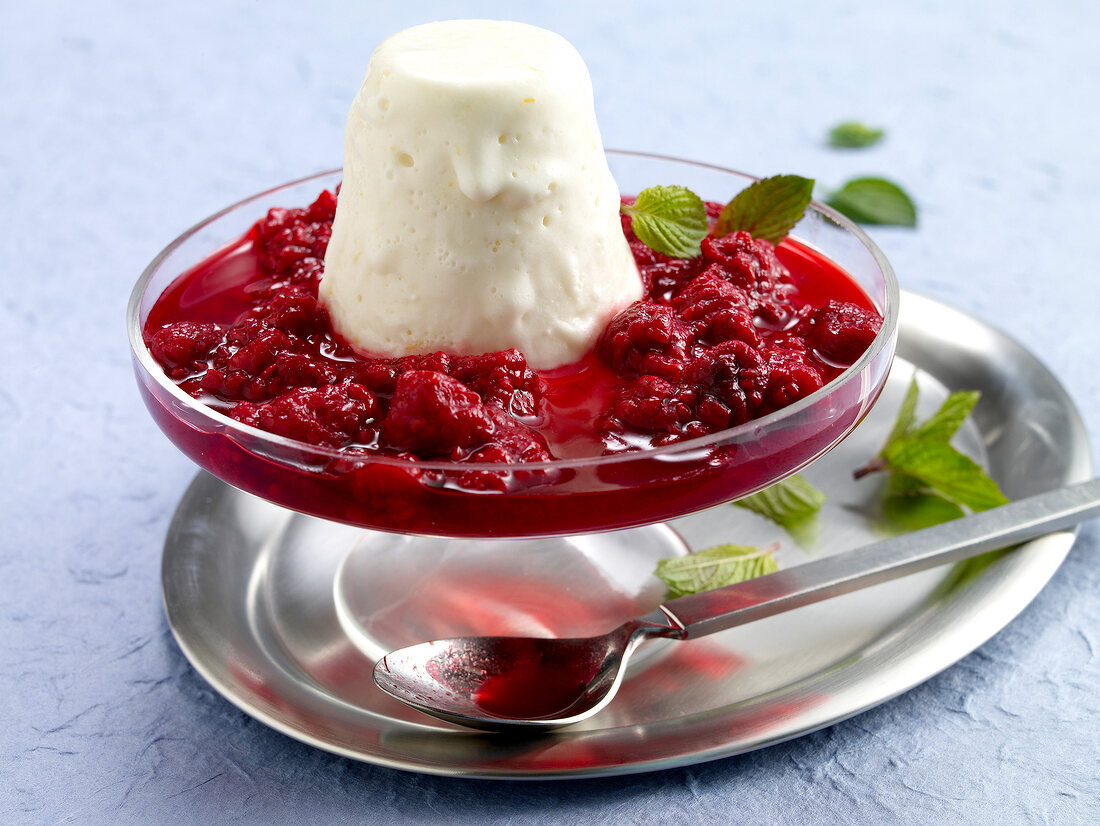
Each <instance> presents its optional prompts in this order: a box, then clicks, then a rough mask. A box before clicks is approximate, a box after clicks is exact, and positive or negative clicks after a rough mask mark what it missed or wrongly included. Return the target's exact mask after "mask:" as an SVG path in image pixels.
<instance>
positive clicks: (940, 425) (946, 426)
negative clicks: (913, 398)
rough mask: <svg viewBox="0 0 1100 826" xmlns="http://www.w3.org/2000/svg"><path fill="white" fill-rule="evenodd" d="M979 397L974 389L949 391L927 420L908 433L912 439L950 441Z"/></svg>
mask: <svg viewBox="0 0 1100 826" xmlns="http://www.w3.org/2000/svg"><path fill="white" fill-rule="evenodd" d="M980 397H981V394H980V393H978V392H976V391H974V390H959V391H956V392H954V393H951V394H950V395H949V396H948V397H947V398H946V399H945V400H944V402H943V404H942V405H940V409H939V410H937V411H936V412H935V413H934V414H933V415H932V416H931V417H930V418H929V419H928V421H926V422H925V423H924V424H922V425H921V426H920V427H918V428H916V429H914V430H912V431H911V432H910V433H909V434H908V435H909V436H911V437H912V438H914V439H928V440H929V441H934V442H949V441H951V437H952V436H954V435H955V432H956V431H957V430H958V429H959V427H961V426H962V423H963V422H964V421H966V417H967V416H969V415H970V412H971V411H972V410H973V409H974V405H976V404H977V403H978V399H979V398H980Z"/></svg>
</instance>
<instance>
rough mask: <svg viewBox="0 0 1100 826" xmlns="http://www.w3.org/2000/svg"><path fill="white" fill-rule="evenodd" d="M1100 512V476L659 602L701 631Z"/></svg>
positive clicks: (689, 631)
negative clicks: (735, 582)
mask: <svg viewBox="0 0 1100 826" xmlns="http://www.w3.org/2000/svg"><path fill="white" fill-rule="evenodd" d="M1096 515H1100V479H1093V480H1091V481H1089V482H1083V483H1081V484H1077V485H1072V486H1070V487H1064V488H1059V489H1057V490H1053V491H1050V492H1048V493H1041V494H1039V495H1038V496H1032V497H1029V498H1027V499H1020V500H1018V501H1016V502H1011V503H1009V504H1007V505H1002V506H1001V507H998V508H993V509H991V510H987V511H983V512H981V513H976V514H973V515H971V516H966V517H963V518H961V519H956V520H953V521H951V522H945V523H944V524H942V525H936V526H935V527H932V528H925V529H924V530H920V531H915V532H913V533H909V534H904V535H902V536H896V537H893V538H891V539H886V540H884V541H882V542H876V543H874V544H872V545H867V546H865V547H863V548H858V549H856V550H853V551H847V552H845V553H841V554H837V555H835V556H830V557H827V558H825V559H819V560H815V561H813V562H807V563H805V564H803V565H798V566H797V567H794V568H789V569H787V570H784V571H779V572H777V573H774V574H768V575H766V576H762V577H757V578H756V579H750V580H747V581H745V582H739V583H737V584H736V585H727V586H726V587H724V588H716V589H715V590H713V591H704V592H703V593H700V594H693V595H691V596H686V597H680V598H678V599H673V600H669V601H668V602H665V603H664V604H663V605H662V606H661V610H662V611H664V612H665V613H666V614H667V615H668V616H669V618H670V619H671V620H672V621H673V622H675V623H677V624H679V625H680V626H681V628H682V629H683V631H682V633H680V634H677V636H678V637H679V638H680V639H688V638H693V637H701V636H704V635H706V634H713V633H714V632H716V631H723V630H725V629H727V628H733V627H734V626H737V625H742V624H744V623H746V622H752V621H754V620H758V619H763V618H764V617H770V616H772V615H773V614H779V613H782V612H784V611H789V610H791V609H792V608H799V607H801V606H803V605H809V604H811V603H814V602H820V601H821V600H825V599H829V598H830V597H835V596H839V595H840V594H846V593H849V592H851V591H857V590H859V589H860V588H865V587H867V586H869V585H877V584H878V583H880V582H887V581H889V580H892V579H897V578H898V577H902V576H905V575H907V574H913V573H916V572H918V571H923V570H926V569H928V568H933V567H935V566H937V565H943V564H945V563H949V562H958V561H960V560H963V559H968V558H970V557H972V556H977V555H978V554H980V553H984V552H986V551H992V550H996V549H998V548H1005V547H1008V546H1011V545H1015V544H1017V543H1019V542H1023V541H1024V540H1027V539H1034V538H1035V537H1037V536H1041V535H1043V534H1045V533H1049V532H1052V531H1056V530H1061V529H1063V528H1068V527H1071V526H1073V525H1076V524H1078V523H1080V522H1083V521H1084V520H1086V519H1088V518H1089V517H1091V516H1096Z"/></svg>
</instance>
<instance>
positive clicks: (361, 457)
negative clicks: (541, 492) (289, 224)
mask: <svg viewBox="0 0 1100 826" xmlns="http://www.w3.org/2000/svg"><path fill="white" fill-rule="evenodd" d="M606 152H607V155H608V156H609V157H625V158H637V159H640V160H652V161H661V162H668V163H676V164H686V165H689V166H695V167H700V168H704V169H710V170H713V171H715V172H721V173H723V174H728V175H734V176H737V177H739V178H742V179H744V180H745V181H746V182H747V184H751V183H752V182H754V181H758V180H760V178H759V177H757V176H754V175H749V174H748V173H745V172H740V171H738V170H736V169H730V168H729V167H724V166H720V165H717V164H712V163H706V162H701V161H691V160H686V159H684V158H676V157H673V156H670V155H660V154H655V153H651V152H640V151H634V150H622V149H607V150H606ZM342 171H343V168H342V167H336V168H334V169H328V170H325V171H323V172H317V173H314V174H312V175H306V176H304V177H301V178H296V179H294V180H291V181H287V182H285V183H282V184H279V185H277V186H273V187H270V188H268V189H265V190H263V191H261V192H257V193H255V194H253V195H250V196H248V197H246V198H242V199H241V200H239V201H236V202H235V203H232V204H230V205H229V206H227V207H224V208H223V209H220V210H218V211H217V212H215V213H213V214H212V215H210V216H208V217H206V218H204V219H202V220H201V221H199V222H198V223H196V224H194V225H193V226H191V227H190V228H188V229H186V230H184V232H182V233H181V234H180V235H179V236H177V237H176V238H175V239H174V240H173V241H171V242H170V243H169V244H168V245H167V246H166V247H165V248H164V249H162V250H161V251H160V252H159V253H158V254H157V255H156V256H155V257H154V258H153V260H152V261H150V262H149V264H148V265H147V266H146V268H145V270H144V271H143V272H142V274H141V276H140V277H139V278H138V280H137V283H136V284H135V285H134V288H133V290H132V291H131V293H130V299H129V301H128V302H127V306H126V327H127V333H128V336H129V339H130V348H131V351H132V354H133V356H134V357H135V358H136V360H137V362H138V364H139V365H140V366H141V368H142V370H143V371H144V372H145V373H146V374H147V375H149V376H151V377H152V378H153V380H154V381H155V382H156V383H157V385H158V387H160V388H161V389H162V390H164V391H166V392H167V393H168V394H169V395H170V396H172V397H173V399H174V400H175V401H176V402H178V403H179V404H181V405H182V406H183V407H185V408H186V409H187V410H189V411H190V412H192V413H195V414H197V415H198V416H199V417H201V418H203V419H206V420H207V421H208V422H209V423H210V424H211V425H213V426H214V427H213V428H211V429H212V430H216V431H218V432H221V433H224V434H225V435H229V436H233V437H235V438H236V437H240V439H245V440H250V441H252V442H256V443H261V444H264V445H269V446H270V447H271V448H272V449H273V451H278V452H274V453H268V452H266V451H265V455H268V456H269V458H274V459H278V458H279V453H285V452H290V451H293V452H294V453H295V454H297V457H296V461H298V462H300V461H301V455H302V453H303V452H306V453H309V454H313V455H315V456H318V457H324V458H325V459H329V460H341V461H342V462H344V463H347V464H348V465H349V469H354V468H357V467H359V466H365V465H369V464H382V465H389V466H393V467H398V468H403V469H406V470H408V469H414V470H423V471H433V472H435V471H440V472H445V471H449V472H468V471H481V470H484V471H496V472H498V473H499V472H501V471H503V470H514V469H521V470H523V471H524V472H531V471H561V470H571V469H581V468H589V467H605V466H613V465H617V464H623V463H629V462H637V461H645V460H657V461H660V460H668V461H677V460H682V459H684V458H685V457H689V458H698V456H696V455H695V454H697V453H698V452H699V451H704V450H710V449H712V448H715V447H721V446H723V445H725V444H735V443H737V442H738V441H740V440H741V437H743V436H746V435H750V434H753V433H756V432H759V431H760V430H766V429H769V428H770V427H771V426H773V425H777V424H779V423H781V422H782V421H783V420H784V419H793V418H796V417H797V416H798V414H800V413H801V412H803V411H804V410H806V409H807V408H810V407H812V406H814V405H815V404H816V403H817V402H819V401H821V400H822V399H824V398H825V397H826V396H829V395H831V394H832V393H833V392H835V391H836V390H838V389H839V388H840V387H842V386H844V385H847V384H848V382H850V381H852V380H854V379H857V378H858V377H859V375H860V374H861V373H862V372H863V370H864V369H865V368H866V367H868V366H869V365H870V363H871V362H872V361H873V360H874V359H875V358H877V357H878V355H879V354H880V353H881V352H882V350H883V349H884V348H885V347H886V346H887V344H888V343H889V342H891V341H892V339H893V337H894V333H895V331H896V329H897V324H898V312H899V303H900V296H901V292H900V288H899V286H898V282H897V278H896V276H895V274H894V270H893V268H892V267H891V266H890V262H889V261H888V260H887V259H886V256H885V254H883V252H882V250H880V249H879V247H878V245H877V244H875V242H874V241H872V240H871V238H870V237H869V236H868V235H867V233H865V232H864V231H863V229H861V228H860V227H859V226H858V225H857V224H855V223H854V222H853V221H851V220H849V219H848V218H846V217H845V216H844V215H841V214H840V213H839V212H837V211H836V210H834V209H832V208H831V207H828V206H826V205H825V204H823V203H820V202H818V201H811V203H810V209H812V210H813V211H814V212H817V213H819V214H821V215H823V216H825V217H826V218H827V219H829V220H830V221H831V222H832V223H834V224H836V225H837V226H839V227H840V228H841V229H843V230H845V231H846V232H848V233H849V234H851V235H853V236H854V237H855V238H856V239H857V240H858V241H859V242H860V244H861V245H862V246H863V247H864V248H865V249H866V250H867V251H868V252H869V253H870V254H871V256H872V258H873V259H874V261H875V264H876V265H877V266H878V268H879V270H880V272H881V273H882V275H883V280H884V281H885V297H884V301H883V307H882V326H881V327H880V328H879V331H878V333H877V335H876V336H875V338H874V340H873V341H872V342H871V344H870V346H868V348H867V349H866V350H865V351H864V352H863V354H862V355H861V356H860V357H859V358H858V359H857V360H856V361H855V362H854V363H852V364H851V365H850V366H849V367H847V368H846V369H845V370H844V371H843V372H842V373H841V374H840V375H839V376H837V377H836V378H834V379H833V380H832V381H830V382H828V383H827V384H825V385H824V386H823V387H821V388H819V389H818V390H815V391H814V392H813V393H811V394H809V395H808V396H804V397H803V398H801V399H799V400H798V401H796V402H794V403H793V404H790V405H788V406H786V407H783V408H780V409H779V410H775V411H772V412H771V413H768V414H767V415H765V416H761V417H759V418H756V419H750V420H749V421H747V422H744V423H743V424H740V425H737V426H735V427H730V428H726V429H725V430H719V431H715V432H714V433H708V434H707V435H705V436H697V437H694V438H691V439H683V440H681V441H678V442H673V443H671V444H668V445H661V446H658V447H648V448H642V449H638V450H628V451H624V452H622V453H613V454H606V455H599V456H581V457H575V458H566V459H552V460H550V461H542V462H507V463H502V462H475V461H469V462H467V461H457V462H456V461H452V460H445V459H415V460H414V459H404V458H400V457H397V456H385V455H378V454H372V453H361V454H357V453H348V452H347V450H346V448H334V447H326V446H323V445H312V444H310V443H309V442H301V441H298V440H296V439H290V438H288V437H286V436H279V435H277V434H274V433H269V432H267V431H266V430H261V429H259V428H257V427H253V426H251V425H247V424H244V423H243V422H239V421H237V420H236V419H233V418H231V417H229V416H227V415H226V414H225V413H222V412H221V411H219V410H216V409H215V408H213V407H211V406H210V405H207V404H204V403H203V402H201V401H199V400H198V399H195V398H193V397H192V396H190V395H188V394H187V393H185V392H184V391H183V390H181V389H180V388H179V386H178V385H177V384H176V383H175V382H174V381H172V380H171V379H169V378H168V376H167V375H166V374H165V372H164V370H163V368H162V367H161V366H160V364H159V363H157V361H156V359H154V358H153V355H152V353H151V352H150V351H149V348H148V347H147V346H146V344H145V337H144V332H143V329H142V322H141V304H142V300H143V299H144V298H145V292H146V290H147V289H148V287H149V284H150V282H151V281H152V280H153V278H154V276H156V274H157V273H158V272H159V271H160V268H161V266H162V265H163V264H164V262H165V261H166V260H167V259H168V258H169V257H170V256H171V255H172V254H173V253H174V252H176V250H178V249H179V248H180V247H181V246H182V245H183V244H184V243H186V242H187V241H188V240H189V239H191V238H192V237H194V236H195V235H197V234H198V233H199V232H201V231H202V230H203V229H205V228H207V227H209V226H211V225H212V224H214V223H215V222H217V221H218V220H220V219H222V218H224V217H225V216H226V215H228V214H230V213H232V212H234V211H236V210H238V209H240V208H242V207H244V206H247V205H249V204H252V203H254V202H256V201H260V200H262V199H265V198H267V197H269V196H271V195H274V194H275V193H277V192H281V191H284V190H288V189H291V188H293V187H296V186H300V185H302V184H305V183H309V182H311V181H317V182H320V181H322V180H324V179H326V178H330V177H332V176H333V175H338V174H341V173H342ZM318 194H319V193H318ZM734 194H736V193H734ZM730 197H732V195H731V196H730ZM262 217H263V216H261V215H258V216H256V218H255V219H254V220H256V221H258V220H260V218H262ZM803 220H805V219H803ZM796 226H797V225H796ZM791 237H792V238H794V239H795V240H798V241H799V243H800V244H802V245H803V246H805V247H807V248H809V249H816V248H815V247H814V245H812V244H810V243H809V242H806V241H802V240H800V239H799V238H798V236H797V235H796V234H795V233H794V232H792V233H791ZM210 252H211V253H213V252H215V250H211V251H210ZM238 441H239V439H238Z"/></svg>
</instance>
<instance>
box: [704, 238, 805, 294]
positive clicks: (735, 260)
mask: <svg viewBox="0 0 1100 826" xmlns="http://www.w3.org/2000/svg"><path fill="white" fill-rule="evenodd" d="M702 248H703V260H704V261H707V262H708V263H712V264H719V265H721V267H722V269H723V270H724V271H725V272H726V277H727V278H728V279H729V280H730V281H731V282H732V283H733V284H736V285H737V286H738V287H741V288H742V289H745V290H748V291H750V292H752V293H766V292H770V291H771V290H772V288H773V287H774V286H775V285H776V284H777V283H778V282H779V281H780V280H782V279H783V277H784V276H786V275H787V270H786V268H785V267H784V266H783V265H782V264H780V263H779V259H778V258H776V257H775V247H773V246H772V245H771V244H769V243H768V242H767V241H764V240H762V239H757V238H753V237H752V236H751V235H749V234H748V233H747V232H732V233H730V234H729V235H726V236H724V237H722V238H704V239H703V244H702Z"/></svg>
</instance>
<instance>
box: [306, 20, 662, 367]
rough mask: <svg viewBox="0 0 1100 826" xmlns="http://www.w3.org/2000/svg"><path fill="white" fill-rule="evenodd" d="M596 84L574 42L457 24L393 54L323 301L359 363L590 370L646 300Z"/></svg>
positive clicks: (345, 190) (392, 42)
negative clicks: (449, 357) (469, 358)
mask: <svg viewBox="0 0 1100 826" xmlns="http://www.w3.org/2000/svg"><path fill="white" fill-rule="evenodd" d="M618 203H619V191H618V189H617V187H616V185H615V181H614V179H613V178H612V177H611V172H610V171H609V170H608V167H607V161H606V159H605V157H604V152H603V143H602V142H601V140H600V133H599V129H598V127H597V125H596V115H595V111H594V109H593V103H592V84H591V80H590V79H589V77H588V70H587V69H586V67H585V65H584V62H583V61H582V60H581V57H580V55H579V54H577V52H576V50H575V49H574V48H573V47H572V46H571V45H569V43H567V42H566V41H565V40H564V39H563V38H562V37H560V36H559V35H557V34H554V33H552V32H548V31H546V30H544V29H539V28H536V27H534V26H528V25H525V24H522V23H506V22H500V21H486V20H451V21H446V22H441V23H430V24H427V25H423V26H416V27H414V28H412V29H406V30H405V31H402V32H399V33H398V34H395V35H393V36H392V37H390V38H388V39H387V40H386V41H384V42H383V43H382V44H381V45H380V46H379V47H378V48H377V49H376V50H375V52H374V54H373V55H372V56H371V61H370V67H369V68H368V70H367V76H366V78H365V79H364V81H363V85H362V87H361V88H360V90H359V94H358V95H357V96H356V98H355V102H354V103H353V104H352V107H351V112H350V114H349V115H348V124H347V132H346V137H345V145H344V182H343V186H342V188H341V192H340V205H339V208H338V209H337V211H336V221H335V223H334V225H333V228H332V241H331V243H330V244H329V247H328V250H327V253H326V255H325V274H324V277H323V278H322V280H321V291H320V297H321V302H322V304H324V306H325V308H326V309H327V310H328V312H329V315H330V317H331V319H332V323H333V325H334V327H335V328H336V329H337V330H338V331H339V332H340V334H341V335H342V337H343V338H344V339H345V340H347V341H348V342H349V343H350V344H351V345H353V346H354V347H355V348H356V349H358V350H359V351H361V352H367V353H374V354H378V355H388V356H401V355H405V354H406V353H410V352H431V351H434V350H445V351H447V352H449V353H454V354H463V355H476V354H478V353H485V352H491V351H494V350H505V349H510V348H515V349H518V350H520V351H522V352H523V353H524V356H525V357H526V359H527V361H528V363H529V364H530V365H531V366H533V367H535V368H539V369H545V368H551V367H557V366H560V365H562V364H568V363H570V362H573V361H576V360H577V359H578V358H580V357H581V356H582V355H584V353H585V352H586V351H588V350H589V349H591V347H592V345H593V344H594V343H595V341H596V337H597V336H598V335H599V333H600V331H601V330H602V329H603V328H604V326H605V325H606V324H607V322H608V320H609V319H610V318H611V316H612V315H613V314H614V313H615V312H617V311H618V310H621V309H622V308H623V307H625V306H626V305H627V304H629V303H630V302H632V301H634V300H636V299H638V298H640V297H641V282H640V281H639V280H638V274H637V270H636V269H635V267H634V261H633V258H632V257H631V255H630V250H629V249H628V247H627V245H626V242H625V241H624V240H623V236H622V233H621V232H620V231H619V222H618V217H617V215H618Z"/></svg>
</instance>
